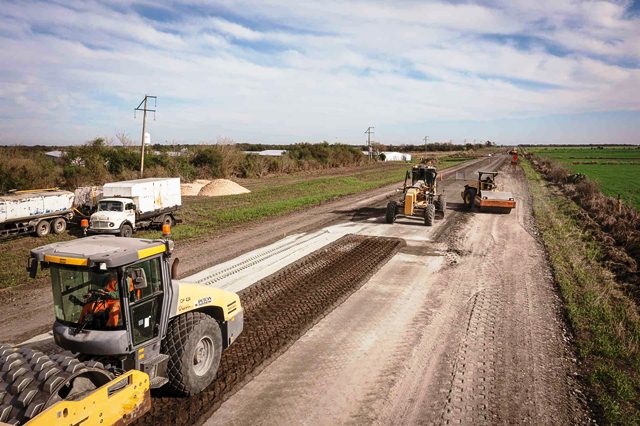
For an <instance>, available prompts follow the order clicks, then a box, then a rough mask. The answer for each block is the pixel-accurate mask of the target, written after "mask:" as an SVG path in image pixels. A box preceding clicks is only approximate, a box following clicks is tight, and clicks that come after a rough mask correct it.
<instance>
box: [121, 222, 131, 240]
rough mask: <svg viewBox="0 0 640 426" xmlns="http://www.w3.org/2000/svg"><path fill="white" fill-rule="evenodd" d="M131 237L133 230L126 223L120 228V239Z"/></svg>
mask: <svg viewBox="0 0 640 426" xmlns="http://www.w3.org/2000/svg"><path fill="white" fill-rule="evenodd" d="M132 235H133V228H132V227H131V225H129V224H128V223H125V224H124V225H122V226H121V227H120V236H121V237H125V238H129V237H130V236H132Z"/></svg>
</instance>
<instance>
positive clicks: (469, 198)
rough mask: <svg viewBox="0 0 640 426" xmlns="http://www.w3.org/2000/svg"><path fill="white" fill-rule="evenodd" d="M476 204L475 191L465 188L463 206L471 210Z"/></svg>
mask: <svg viewBox="0 0 640 426" xmlns="http://www.w3.org/2000/svg"><path fill="white" fill-rule="evenodd" d="M475 204H476V191H475V190H473V189H465V191H464V206H465V207H466V209H467V210H471V209H472V208H473V206H474V205H475Z"/></svg>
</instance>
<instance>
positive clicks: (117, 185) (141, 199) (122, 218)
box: [89, 178, 182, 237]
mask: <svg viewBox="0 0 640 426" xmlns="http://www.w3.org/2000/svg"><path fill="white" fill-rule="evenodd" d="M102 196H103V198H102V199H100V201H98V209H97V211H96V212H95V213H94V214H92V215H91V220H90V223H89V232H92V233H100V234H118V235H120V236H122V237H130V236H131V235H132V234H133V232H135V231H136V230H138V229H141V228H148V227H151V226H158V227H161V226H162V225H163V224H169V225H174V224H175V223H176V218H175V216H174V215H175V212H176V211H177V210H178V209H180V207H181V206H182V197H181V194H180V178H148V179H137V180H127V181H122V182H112V183H107V184H105V185H104V186H103V187H102Z"/></svg>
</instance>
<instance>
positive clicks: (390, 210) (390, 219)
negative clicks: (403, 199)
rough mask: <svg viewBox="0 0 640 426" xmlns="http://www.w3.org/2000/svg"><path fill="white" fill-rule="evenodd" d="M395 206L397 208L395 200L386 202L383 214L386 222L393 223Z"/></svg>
mask: <svg viewBox="0 0 640 426" xmlns="http://www.w3.org/2000/svg"><path fill="white" fill-rule="evenodd" d="M397 208H398V203H396V202H395V201H389V204H387V214H386V216H385V219H386V220H387V223H393V222H395V221H396V209H397Z"/></svg>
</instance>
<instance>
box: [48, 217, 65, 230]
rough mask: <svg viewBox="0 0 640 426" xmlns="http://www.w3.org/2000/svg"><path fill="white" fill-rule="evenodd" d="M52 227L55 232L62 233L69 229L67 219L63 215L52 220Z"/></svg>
mask: <svg viewBox="0 0 640 426" xmlns="http://www.w3.org/2000/svg"><path fill="white" fill-rule="evenodd" d="M51 229H52V230H53V233H54V234H62V233H63V232H64V231H66V230H67V221H66V220H64V218H62V217H59V218H56V219H53V220H52V221H51Z"/></svg>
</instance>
